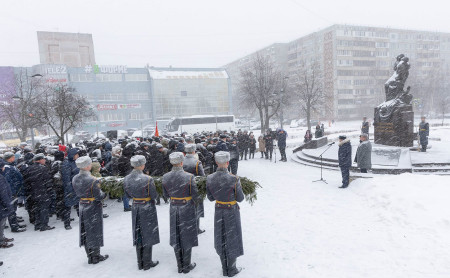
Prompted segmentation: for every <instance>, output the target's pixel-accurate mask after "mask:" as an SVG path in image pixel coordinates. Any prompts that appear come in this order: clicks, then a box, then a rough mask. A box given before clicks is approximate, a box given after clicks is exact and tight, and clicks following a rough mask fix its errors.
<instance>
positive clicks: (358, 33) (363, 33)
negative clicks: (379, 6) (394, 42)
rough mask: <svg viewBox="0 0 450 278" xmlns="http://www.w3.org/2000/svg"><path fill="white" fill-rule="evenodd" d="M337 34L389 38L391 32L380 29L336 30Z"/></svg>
mask: <svg viewBox="0 0 450 278" xmlns="http://www.w3.org/2000/svg"><path fill="white" fill-rule="evenodd" d="M336 35H337V36H346V37H370V38H389V33H387V32H380V31H379V32H372V31H358V30H336Z"/></svg>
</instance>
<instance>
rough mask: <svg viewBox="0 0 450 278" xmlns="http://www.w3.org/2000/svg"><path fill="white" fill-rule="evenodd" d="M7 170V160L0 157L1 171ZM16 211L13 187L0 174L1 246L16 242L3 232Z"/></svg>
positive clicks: (7, 246)
mask: <svg viewBox="0 0 450 278" xmlns="http://www.w3.org/2000/svg"><path fill="white" fill-rule="evenodd" d="M4 170H5V161H3V160H1V159H0V171H2V172H3V171H4ZM13 212H14V208H13V206H12V200H11V188H10V186H9V184H8V182H7V181H6V178H5V177H4V176H3V175H0V248H10V247H13V246H14V244H12V243H11V244H10V243H9V242H11V241H13V240H14V239H8V238H5V236H4V234H3V232H4V229H5V224H6V219H8V216H9V215H10V214H11V213H13Z"/></svg>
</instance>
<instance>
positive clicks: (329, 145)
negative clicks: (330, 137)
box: [313, 143, 334, 184]
mask: <svg viewBox="0 0 450 278" xmlns="http://www.w3.org/2000/svg"><path fill="white" fill-rule="evenodd" d="M333 144H334V143H331V144H328V148H326V149H325V150H324V151H323V153H321V154H320V156H319V157H320V180H315V181H313V182H318V181H321V182H324V183H326V184H328V182H327V181H326V180H324V179H323V175H322V173H323V154H324V153H325V152H326V151H328V150H329V149H330V148H331V146H333ZM316 160H317V159H316ZM316 160H314V161H316Z"/></svg>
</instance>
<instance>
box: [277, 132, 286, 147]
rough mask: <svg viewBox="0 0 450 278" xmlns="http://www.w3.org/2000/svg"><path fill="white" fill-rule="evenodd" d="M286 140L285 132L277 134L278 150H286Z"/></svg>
mask: <svg viewBox="0 0 450 278" xmlns="http://www.w3.org/2000/svg"><path fill="white" fill-rule="evenodd" d="M286 138H287V132H286V131H285V130H280V131H278V132H277V141H278V147H279V148H286Z"/></svg>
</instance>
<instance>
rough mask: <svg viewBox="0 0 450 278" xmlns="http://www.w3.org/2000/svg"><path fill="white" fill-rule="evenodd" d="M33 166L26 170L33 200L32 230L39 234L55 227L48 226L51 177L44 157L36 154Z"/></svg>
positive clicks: (51, 186)
mask: <svg viewBox="0 0 450 278" xmlns="http://www.w3.org/2000/svg"><path fill="white" fill-rule="evenodd" d="M33 162H34V163H33V165H31V166H30V168H29V169H28V171H29V175H28V176H27V178H28V179H29V183H30V188H31V198H32V199H33V201H34V203H35V206H36V210H35V224H34V230H35V231H37V230H40V231H41V232H43V231H47V230H53V229H54V228H55V227H50V226H49V225H48V220H49V212H50V203H51V194H52V193H51V191H52V190H53V184H52V176H51V175H50V172H49V170H48V168H47V167H46V166H44V165H45V156H44V155H43V154H38V155H36V156H34V158H33Z"/></svg>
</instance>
